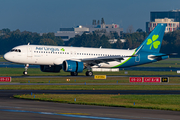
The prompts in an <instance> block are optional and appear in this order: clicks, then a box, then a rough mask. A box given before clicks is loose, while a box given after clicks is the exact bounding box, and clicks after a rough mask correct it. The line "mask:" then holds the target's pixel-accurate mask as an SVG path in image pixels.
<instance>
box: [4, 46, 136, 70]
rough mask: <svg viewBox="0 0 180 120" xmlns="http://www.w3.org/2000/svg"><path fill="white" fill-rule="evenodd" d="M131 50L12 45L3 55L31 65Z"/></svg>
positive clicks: (124, 53) (13, 60) (117, 62)
mask: <svg viewBox="0 0 180 120" xmlns="http://www.w3.org/2000/svg"><path fill="white" fill-rule="evenodd" d="M134 52H135V49H133V50H119V49H105V48H84V47H65V46H44V45H22V46H17V47H14V48H13V49H12V50H11V51H10V52H8V53H6V54H5V55H4V58H5V59H6V60H8V61H10V62H14V63H20V64H33V65H61V64H62V62H63V61H64V60H75V61H78V60H79V61H80V60H82V59H86V58H92V59H93V58H97V57H105V56H127V55H133V53H134ZM126 59H128V57H126V58H124V60H122V61H112V62H109V63H108V64H107V63H100V64H99V65H98V66H99V67H113V66H116V65H118V64H121V63H122V62H123V61H125V60H126Z"/></svg>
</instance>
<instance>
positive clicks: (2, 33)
mask: <svg viewBox="0 0 180 120" xmlns="http://www.w3.org/2000/svg"><path fill="white" fill-rule="evenodd" d="M147 36H148V34H147V33H146V32H143V31H139V30H137V31H136V32H134V33H123V34H122V36H121V37H119V36H118V34H117V33H106V31H95V32H93V33H83V34H82V35H76V36H75V37H73V38H70V39H69V41H67V42H65V43H64V42H63V40H62V39H61V38H60V37H57V36H55V35H54V33H47V34H43V35H42V36H40V35H39V34H38V33H32V32H28V31H23V32H20V30H15V31H10V30H9V29H2V30H0V54H1V55H3V54H4V53H6V52H7V51H9V50H11V49H12V48H13V47H15V46H18V45H26V44H28V43H30V44H35V45H58V46H61V45H65V46H74V47H92V48H99V47H102V48H114V49H134V48H137V47H138V46H139V45H140V44H141V43H142V42H143V41H144V40H145V39H146V37H147ZM120 38H123V39H125V40H126V42H121V40H120ZM109 39H117V42H116V43H114V44H110V43H109V42H108V40H109ZM160 52H162V53H178V57H180V30H176V31H173V32H169V33H165V35H164V38H163V42H162V46H161V50H160Z"/></svg>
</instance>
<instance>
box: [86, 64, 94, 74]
mask: <svg viewBox="0 0 180 120" xmlns="http://www.w3.org/2000/svg"><path fill="white" fill-rule="evenodd" d="M87 70H88V71H87V72H86V76H93V72H92V71H91V66H90V65H88V66H87Z"/></svg>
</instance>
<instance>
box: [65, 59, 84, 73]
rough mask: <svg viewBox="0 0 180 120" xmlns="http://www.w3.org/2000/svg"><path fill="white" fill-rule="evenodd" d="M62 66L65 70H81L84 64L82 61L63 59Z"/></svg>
mask: <svg viewBox="0 0 180 120" xmlns="http://www.w3.org/2000/svg"><path fill="white" fill-rule="evenodd" d="M62 68H63V70H64V71H65V72H82V71H83V69H84V65H83V62H78V61H72V60H65V61H63V64H62Z"/></svg>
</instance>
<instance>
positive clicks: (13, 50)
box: [10, 49, 21, 52]
mask: <svg viewBox="0 0 180 120" xmlns="http://www.w3.org/2000/svg"><path fill="white" fill-rule="evenodd" d="M10 52H21V50H20V49H12V50H11V51H10Z"/></svg>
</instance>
